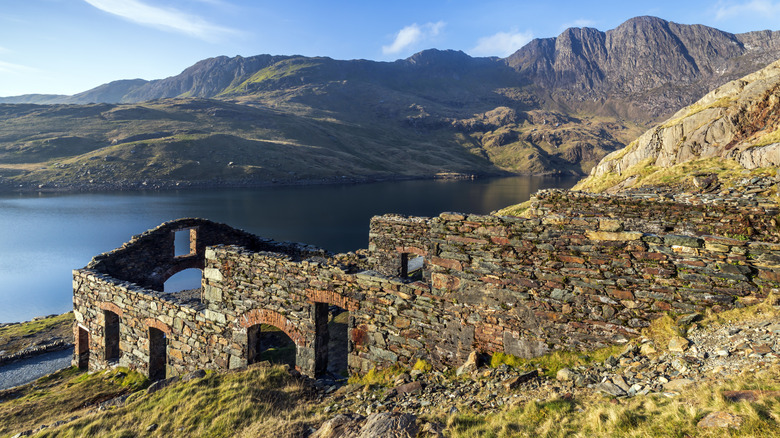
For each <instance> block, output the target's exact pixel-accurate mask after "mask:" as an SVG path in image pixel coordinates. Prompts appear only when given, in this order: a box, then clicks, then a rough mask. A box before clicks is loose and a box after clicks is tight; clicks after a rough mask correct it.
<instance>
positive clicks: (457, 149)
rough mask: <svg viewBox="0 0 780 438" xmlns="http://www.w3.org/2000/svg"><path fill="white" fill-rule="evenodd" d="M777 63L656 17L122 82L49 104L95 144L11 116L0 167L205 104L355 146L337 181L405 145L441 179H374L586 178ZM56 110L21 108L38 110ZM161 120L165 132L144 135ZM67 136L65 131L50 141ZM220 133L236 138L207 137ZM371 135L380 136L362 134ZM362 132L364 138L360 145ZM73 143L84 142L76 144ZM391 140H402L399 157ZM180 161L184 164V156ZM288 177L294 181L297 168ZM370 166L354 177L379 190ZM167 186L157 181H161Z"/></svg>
mask: <svg viewBox="0 0 780 438" xmlns="http://www.w3.org/2000/svg"><path fill="white" fill-rule="evenodd" d="M777 58H780V32H770V31H763V32H752V33H747V34H739V35H734V34H729V33H726V32H722V31H719V30H717V29H713V28H709V27H706V26H700V25H693V26H690V25H681V24H676V23H671V22H667V21H664V20H661V19H658V18H654V17H639V18H635V19H632V20H629V21H627V22H626V23H623V24H622V25H620V26H619V27H617V28H616V29H613V30H610V31H607V32H600V31H598V30H595V29H589V28H583V29H568V30H566V31H564V32H563V33H562V34H561V35H560V36H558V37H557V38H547V39H537V40H534V41H532V42H531V43H529V44H528V45H526V46H525V47H523V48H522V49H520V50H519V51H517V52H516V53H515V54H513V55H511V56H509V57H508V58H505V59H501V58H473V57H470V56H468V55H466V54H465V53H463V52H457V51H451V50H445V51H442V50H426V51H423V52H420V53H417V54H415V55H413V56H411V57H409V58H407V59H402V60H398V61H395V62H375V61H367V60H349V61H344V60H334V59H331V58H326V57H303V56H272V55H258V56H252V57H240V56H237V57H233V58H228V57H224V56H222V57H217V58H210V59H206V60H203V61H200V62H198V63H196V64H195V65H193V66H191V67H189V68H187V69H186V70H184V71H183V72H182V73H181V74H179V75H176V76H173V77H169V78H165V79H159V80H154V81H143V80H140V79H139V80H129V81H115V82H111V83H109V84H105V85H102V86H100V87H97V88H95V89H92V90H88V91H86V92H84V93H79V94H77V95H74V96H70V97H67V98H61V97H57V96H54V97H49V98H46V99H48V102H49V103H61V104H66V103H71V104H72V103H78V104H87V103H90V104H91V105H92V106H89V105H87V107H85V109H84V111H83V112H84V113H85V114H86V113H90V114H92V116H91V118H87V119H81V124H80V125H79V126H85V125H87V126H95V129H94V130H92V131H89V132H85V131H83V129H81V128H79V129H78V130H77V131H79V132H76V131H73V130H68V129H69V128H67V126H70V125H69V124H68V123H66V122H65V119H64V118H67V117H69V116H66V115H64V114H66V113H68V112H69V111H70V112H74V111H76V110H75V109H67V110H66V109H65V108H60V109H56V110H42V109H39V110H31V109H30V108H28V107H26V106H24V105H20V106H9V107H7V108H6V109H5V110H4V113H5V114H6V119H5V120H0V129H1V130H2V132H4V133H5V134H4V135H3V136H0V160H3V161H0V163H3V162H5V163H9V162H8V161H6V160H8V157H9V156H10V155H13V161H12V162H13V163H14V165H13V166H10V167H9V165H8V164H0V172H5V173H6V174H10V175H12V178H13V181H17V180H18V181H22V180H24V181H29V182H30V183H34V182H35V181H41V179H42V178H41V177H40V175H38V174H39V173H40V172H39V171H41V170H42V167H44V166H43V165H40V164H41V163H44V164H46V163H48V164H47V165H49V164H51V161H49V160H53V159H55V157H53V156H48V155H47V154H43V155H42V154H40V153H36V154H32V155H30V152H29V151H31V150H39V149H40V148H39V146H38V144H39V143H40V142H48V143H46V144H59V145H73V144H78V145H79V146H78V147H75V146H74V147H73V148H72V150H71V152H72V154H71V155H68V153H70V152H67V151H68V150H69V149H68V147H60V148H58V152H57V153H56V154H55V155H57V156H56V159H57V160H62V159H64V158H68V157H69V158H73V159H77V158H78V156H81V155H83V154H84V153H86V152H84V151H86V150H89V151H94V150H97V148H98V147H99V145H106V144H110V143H111V142H112V141H113V140H114V139H117V138H120V139H121V138H142V137H145V138H161V137H160V136H159V135H157V134H158V133H159V132H171V133H175V132H180V133H181V132H190V131H192V130H193V129H195V128H193V127H192V126H190V125H188V123H189V122H188V121H187V120H190V118H191V117H192V114H190V113H180V111H181V108H182V105H183V103H182V102H181V100H182V99H183V100H187V99H194V101H193V102H195V103H194V104H195V105H205V106H209V105H211V106H213V107H214V108H218V111H217V113H219V112H221V111H222V109H221V108H223V107H225V108H228V107H229V112H230V113H231V114H239V113H246V114H243V115H242V116H236V117H234V118H233V119H232V120H233V122H236V123H244V124H246V123H245V122H240V120H239V119H240V118H241V117H244V118H246V119H247V120H256V114H257V111H261V112H264V113H268V114H271V113H272V114H274V119H275V120H277V119H278V120H281V119H286V121H285V122H284V123H281V122H280V123H278V124H277V125H276V126H277V127H280V128H279V129H277V130H274V131H273V135H274V137H273V141H289V142H290V143H293V144H294V143H297V142H299V135H298V134H297V133H296V132H295V130H296V128H295V124H296V123H302V122H304V121H305V122H306V123H308V124H311V125H318V126H325V125H327V127H323V128H322V131H321V132H327V133H328V136H326V138H331V137H333V138H336V139H339V142H342V143H343V144H344V145H349V146H348V147H347V146H345V147H344V148H346V149H349V150H350V152H348V154H353V155H352V158H349V157H347V156H344V155H340V157H341V158H340V159H339V160H337V161H335V162H333V163H332V165H333V166H334V167H331V168H329V169H328V170H327V171H326V170H325V169H324V168H323V169H322V170H323V174H322V175H319V176H325V175H341V174H343V173H344V172H342V171H341V168H340V167H336V166H343V165H344V164H345V162H347V161H349V160H350V159H353V158H354V159H356V160H358V161H359V160H361V159H363V158H360V157H364V158H365V157H368V156H370V155H371V154H379V155H386V154H383V148H385V149H387V150H393V149H395V148H398V147H402V146H399V144H401V145H403V144H407V145H409V147H412V148H413V149H414V150H415V151H419V150H425V149H426V148H430V145H432V144H435V145H436V147H435V148H430V149H429V150H430V154H429V155H428V156H427V158H426V161H428V162H430V165H429V166H422V167H420V166H413V167H412V168H413V170H412V169H410V168H407V167H404V166H406V164H403V162H402V161H399V162H398V163H395V164H394V163H393V162H392V160H388V161H387V162H384V163H383V164H382V166H380V167H381V170H380V171H379V172H378V173H379V174H381V175H385V176H388V175H404V176H418V177H426V176H431V175H432V174H433V173H437V172H441V171H455V170H454V169H455V168H457V169H458V170H457V171H458V172H466V173H494V174H495V173H502V172H511V173H519V174H549V173H570V174H581V175H585V174H587V173H588V172H589V171H590V169H591V168H592V167H593V166H594V165H596V164H597V163H598V161H599V160H600V159H601V158H602V157H604V156H605V155H607V154H608V153H610V152H612V151H615V150H617V149H620V148H622V147H623V146H624V145H626V144H627V143H628V142H630V141H631V140H632V139H634V138H636V136H638V135H639V134H641V133H642V132H643V131H644V130H645V129H647V127H648V126H650V125H651V124H652V123H654V122H657V121H659V120H662V118H663V117H667V116H669V115H670V114H671V113H672V112H673V111H674V110H676V109H678V108H680V107H682V106H684V105H687V104H690V103H692V102H693V101H694V100H696V99H697V98H699V97H701V96H702V95H703V94H705V93H706V92H707V91H709V90H710V89H711V88H714V87H715V86H717V85H720V84H722V83H725V82H727V81H728V80H730V79H733V78H735V77H740V76H742V75H745V74H747V73H750V72H752V71H755V70H756V69H758V68H760V67H762V66H764V65H766V63H768V62H769V60H774V59H777ZM46 99H44V98H37V99H33V98H31V97H26V98H24V99H22V98H19V101H20V102H35V103H41V102H44V101H46ZM202 99H209V100H211V101H213V104H205V103H204V102H203V101H202ZM94 104H111V105H116V104H119V105H126V107H125V108H124V109H122V108H123V107H121V106H120V107H116V108H115V109H112V110H111V111H110V112H112V113H113V112H120V113H122V114H123V117H125V119H123V120H124V121H123V123H120V124H117V123H113V124H112V123H108V120H107V119H105V118H104V117H103V116H102V114H103V113H104V112H105V111H102V110H101V111H93V112H90V111H92V110H90V109H89V108H94ZM163 107H164V109H162V110H161V108H163ZM160 111H162V113H161V112H160ZM76 112H77V111H76ZM55 113H56V114H58V115H57V116H56V117H57V118H63V119H61V123H60V122H58V123H55V124H52V123H51V121H52V119H51V118H52V117H53V116H52V114H55ZM163 113H164V114H165V117H166V119H165V121H164V123H162V121H160V122H161V123H156V124H152V123H149V122H148V121H149V120H150V118H152V119H153V118H154V115H155V114H157V115H161V114H163ZM132 115H137V116H138V117H139V118H137V119H133V117H134V116H132ZM198 117H206V118H204V119H202V120H201V122H202V123H203V124H202V125H201V126H200V127H199V128H197V129H196V130H197V131H200V133H199V134H197V135H198V136H200V137H199V138H206V137H208V136H210V135H221V134H227V135H233V136H234V135H237V134H236V133H245V134H246V133H247V132H249V131H252V132H253V133H252V134H251V135H249V134H246V135H249V136H248V137H246V136H245V137H241V135H245V134H240V135H239V137H241V138H242V139H243V140H250V141H254V140H270V138H269V137H266V136H267V135H269V132H270V131H266V130H263V129H265V128H262V129H261V130H260V131H257V132H255V131H253V129H254V128H252V129H249V130H247V129H245V128H244V127H238V128H236V127H231V128H229V129H228V127H227V125H225V124H224V123H223V122H224V120H223V119H220V120H221V121H220V122H219V123H213V121H212V120H211V119H209V118H208V117H211V116H208V115H207V114H206V115H204V114H199V115H198ZM58 120H59V119H58ZM58 124H59V125H60V126H61V127H60V128H58V129H54V128H53V126H54V125H58ZM213 126H221V127H222V128H224V129H227V130H226V131H212V130H211V127H213ZM355 128H357V130H356V129H355ZM372 130H375V131H378V132H381V133H382V134H381V135H375V134H372V136H369V137H364V136H363V135H364V134H367V133H368V132H370V131H372ZM356 131H358V132H361V134H359V135H357V136H356V134H355V132H356ZM390 133H392V134H390ZM139 136H140V137H139ZM75 137H78V138H82V139H83V140H78V141H75V140H72V138H75ZM395 138H401V139H403V141H402V142H401V143H398V142H397V141H396V140H392V141H393V143H388V141H390V140H389V139H395ZM74 141H75V143H73V142H74ZM139 141H141V140H139ZM312 141H314V142H315V143H311V144H312V145H316V146H323V145H324V146H323V147H325V148H326V149H327V148H328V147H330V146H327V145H328V144H329V143H328V142H325V143H323V145H320V144H319V143H317V142H319V141H321V140H320V139H314V138H313V139H312ZM100 147H102V146H100ZM344 148H342V150H340V153H342V154H343V153H344V150H343V149H344ZM444 151H448V152H447V153H444ZM171 153H173V154H174V155H176V154H179V158H180V159H189V158H188V157H186V156H185V154H186V153H188V152H187V151H186V150H185V149H182V150H180V151H178V152H176V151H172V152H171ZM462 153H465V155H463V156H464V157H467V158H468V159H467V160H465V161H463V160H460V159H459V160H458V164H457V165H456V166H450V164H452V163H448V162H447V161H445V157H448V156H453V154H454V155H457V156H461V154H462ZM24 157H27V158H24ZM33 157H35V158H33ZM83 158H84V157H81V158H79V159H83ZM239 158H241V157H240V156H235V157H232V159H231V160H230V161H233V162H238V160H239ZM25 160H27V161H25ZM34 160H38V161H34ZM195 161H198V160H197V159H196V160H195ZM418 164H419V163H418ZM139 165H140V164H139ZM280 166H281V168H280V169H284V168H289V169H288V172H296V175H298V174H299V173H298V171H297V170H296V169H293V167H296V166H295V165H294V164H293V163H282V164H281V165H280ZM348 167H349V166H348ZM358 167H361V166H358ZM370 167H371V166H368V167H366V168H365V169H364V170H365V171H361V172H360V173H358V174H348V175H347V176H354V177H367V176H376V174H377V172H370V171H369V170H370ZM3 169H5V170H3ZM55 173H56V172H55ZM152 173H154V172H152ZM250 173H251V172H250ZM288 174H289V173H288ZM167 175H168V174H167V173H165V172H157V173H154V176H155V178H161V179H163V180H165V179H166V178H169V176H167ZM127 176H128V177H132V176H133V175H127ZM319 176H317V177H319ZM238 177H239V175H232V176H230V178H229V179H232V178H238ZM181 178H182V180H183V181H188V180H190V179H191V177H190V176H187V175H182V176H181ZM241 178H249V179H253V178H261V177H259V176H257V175H254V174H252V175H250V176H246V175H243V176H241ZM92 179H94V178H92ZM44 180H46V181H53V180H52V179H50V178H45V179H44ZM54 180H56V178H54Z"/></svg>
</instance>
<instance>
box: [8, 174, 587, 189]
mask: <svg viewBox="0 0 780 438" xmlns="http://www.w3.org/2000/svg"><path fill="white" fill-rule="evenodd" d="M522 176H527V177H531V176H536V177H584V175H572V174H564V173H560V172H549V173H529V174H520V173H511V172H503V171H499V172H490V173H479V172H475V173H459V172H441V173H438V174H434V175H418V176H409V175H382V176H380V175H375V176H354V177H346V176H341V177H327V178H309V179H285V180H276V179H274V180H270V181H269V180H252V179H245V180H215V181H214V180H212V181H169V180H146V181H140V182H139V181H134V182H131V181H124V182H95V183H89V182H80V183H35V182H27V183H21V184H20V183H16V182H9V181H2V178H0V194H8V193H106V192H143V191H169V190H197V189H244V188H263V187H290V186H317V185H337V184H371V183H378V182H390V181H413V180H442V181H454V180H478V179H486V178H509V177H522Z"/></svg>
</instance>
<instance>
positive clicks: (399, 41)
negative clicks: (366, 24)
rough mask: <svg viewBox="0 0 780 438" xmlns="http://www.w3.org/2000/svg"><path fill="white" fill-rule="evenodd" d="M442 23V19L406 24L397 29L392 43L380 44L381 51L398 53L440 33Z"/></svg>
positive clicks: (386, 53) (389, 53)
mask: <svg viewBox="0 0 780 438" xmlns="http://www.w3.org/2000/svg"><path fill="white" fill-rule="evenodd" d="M444 24H445V23H444V22H443V21H439V22H437V23H425V24H423V25H422V26H421V25H419V24H417V23H414V24H412V25H409V26H406V27H404V28H403V29H401V30H399V31H398V34H396V36H395V40H394V41H393V44H390V45H389V46H382V53H384V54H385V55H391V54H396V53H400V52H402V51H403V50H406V49H408V48H410V47H413V46H416V45H419V44H420V43H422V42H424V41H427V40H430V39H432V38H434V37H435V36H437V35H439V33H441V30H442V29H443V28H444Z"/></svg>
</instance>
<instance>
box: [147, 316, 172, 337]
mask: <svg viewBox="0 0 780 438" xmlns="http://www.w3.org/2000/svg"><path fill="white" fill-rule="evenodd" d="M144 324H146V326H147V327H154V328H156V329H157V330H160V331H162V332H163V333H165V334H168V335H169V334H171V327H170V326H169V325H168V324H166V323H164V322H162V321H160V320H159V319H154V318H146V319H145V320H144Z"/></svg>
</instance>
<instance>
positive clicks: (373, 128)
mask: <svg viewBox="0 0 780 438" xmlns="http://www.w3.org/2000/svg"><path fill="white" fill-rule="evenodd" d="M453 68H458V69H459V70H458V71H457V74H456V73H453V72H452V71H450V70H449V69H442V68H440V67H436V66H433V67H430V66H427V67H420V68H419V69H415V68H409V67H401V65H396V64H388V65H384V64H383V65H381V66H377V65H374V64H372V63H359V62H358V63H354V64H351V63H344V62H341V63H340V62H336V61H333V60H328V59H325V58H296V57H293V58H290V59H285V60H281V61H279V62H278V63H276V64H273V65H271V66H269V67H267V68H264V69H262V70H260V71H258V72H256V73H254V74H251V75H249V76H248V77H246V78H241V79H238V80H236V81H234V83H232V84H231V85H230V86H228V87H227V88H226V89H224V90H222V91H221V92H218V93H216V99H215V100H208V99H189V98H180V99H166V100H157V101H150V102H147V103H144V104H128V105H107V104H92V105H53V106H37V105H0V178H3V179H4V180H5V183H6V184H7V185H10V184H28V185H35V184H49V185H52V184H61V185H66V186H67V185H79V184H82V185H83V184H89V181H93V182H94V183H96V184H99V183H102V182H115V181H119V182H126V183H131V184H132V183H138V182H140V181H145V180H153V181H157V180H161V181H191V182H211V181H222V182H225V181H233V182H244V181H254V182H268V181H272V180H279V181H284V182H294V181H300V180H311V179H319V178H324V179H336V178H339V177H341V176H346V177H366V176H368V177H373V176H384V177H386V176H406V177H426V176H432V175H434V174H436V173H439V172H460V173H478V174H484V173H500V172H503V171H509V172H517V173H550V172H587V171H588V170H589V169H590V167H591V166H592V165H593V164H595V163H596V162H597V161H598V159H599V158H601V157H602V156H603V155H605V154H606V153H607V152H610V151H612V150H614V149H616V148H619V147H620V146H622V144H624V143H625V141H626V139H628V138H630V137H632V136H633V135H634V134H635V131H637V127H636V126H633V125H631V124H630V123H622V122H618V121H617V119H616V118H615V117H603V116H600V117H596V116H595V115H588V114H579V115H577V117H578V118H571V117H570V116H567V115H565V114H564V112H565V110H563V109H561V108H557V107H555V104H554V102H552V103H545V104H541V103H539V101H538V99H537V98H535V97H534V96H533V92H532V91H529V89H526V88H527V87H525V88H524V87H518V82H517V78H516V77H515V76H514V75H513V74H510V73H509V72H507V71H504V70H501V69H500V68H497V67H495V66H493V67H489V68H488V70H483V68H484V66H481V65H480V66H477V65H471V64H464V65H460V66H458V67H453ZM486 71H487V73H486ZM182 97H183V96H182ZM551 105H552V107H555V108H554V109H553V110H552V111H550V110H542V109H543V108H542V107H544V106H551ZM504 107H509V108H511V110H512V111H516V112H517V113H518V114H519V116H518V117H516V118H513V119H512V120H498V121H497V120H491V117H492V116H491V114H493V113H494V112H495V110H496V109H498V108H504ZM556 111H557V112H556ZM472 119H480V120H484V122H486V123H485V124H478V126H476V127H472V128H469V129H465V130H464V129H460V128H457V127H456V125H458V124H459V123H461V122H464V121H469V120H472ZM542 119H545V120H544V121H543V120H542ZM546 119H549V121H550V123H549V124H548V123H547V120H546ZM553 120H562V121H566V123H563V124H561V126H558V125H557V124H556V123H553ZM139 135H142V136H144V138H143V139H141V138H138V136H139ZM127 139H130V140H131V141H127ZM106 156H110V157H111V158H109V160H110V159H113V160H114V161H103V160H104V157H106ZM230 162H233V163H235V166H230V167H228V166H227V164H228V163H230ZM0 182H2V180H0Z"/></svg>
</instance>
